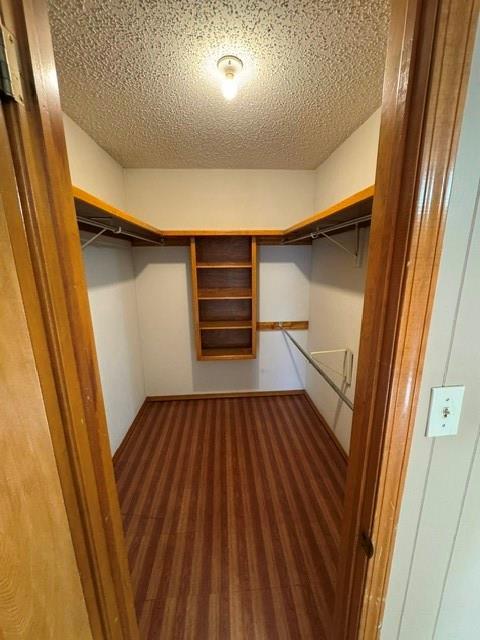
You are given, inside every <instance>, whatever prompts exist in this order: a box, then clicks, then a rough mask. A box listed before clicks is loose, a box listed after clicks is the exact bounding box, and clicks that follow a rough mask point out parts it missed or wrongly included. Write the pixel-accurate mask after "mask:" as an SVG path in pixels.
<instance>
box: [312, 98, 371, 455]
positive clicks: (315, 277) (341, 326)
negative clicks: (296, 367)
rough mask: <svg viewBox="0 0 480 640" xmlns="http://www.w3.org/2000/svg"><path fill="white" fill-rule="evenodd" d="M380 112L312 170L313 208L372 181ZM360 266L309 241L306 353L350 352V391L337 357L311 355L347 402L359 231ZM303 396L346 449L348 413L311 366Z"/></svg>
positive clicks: (364, 243)
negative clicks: (313, 404)
mask: <svg viewBox="0 0 480 640" xmlns="http://www.w3.org/2000/svg"><path fill="white" fill-rule="evenodd" d="M379 129H380V110H377V111H376V112H375V113H374V114H373V115H372V116H371V117H370V118H369V119H368V120H367V121H366V122H365V123H364V124H363V125H361V126H360V127H359V128H358V129H357V130H356V131H354V133H353V134H352V135H351V136H350V137H349V138H347V140H345V142H344V143H343V144H342V145H340V147H339V148H338V149H336V150H335V151H334V152H333V153H332V155H331V156H330V157H329V158H327V160H326V161H325V162H324V163H323V164H322V165H321V166H320V167H318V169H317V171H316V195H315V208H316V209H324V208H326V207H328V206H329V205H331V204H334V203H335V202H338V201H339V200H343V199H344V198H346V197H348V196H350V195H352V194H353V193H356V192H357V191H360V190H361V189H364V188H365V187H368V186H370V185H372V184H374V182H375V167H376V160H377V148H378V134H379ZM360 233H361V253H362V260H361V266H360V267H356V266H355V260H354V258H353V257H352V256H349V255H348V254H347V253H345V252H344V251H342V250H341V249H339V248H338V247H336V246H334V245H333V244H331V243H330V242H329V241H328V240H325V239H319V240H315V241H314V242H313V248H312V267H311V274H310V330H309V336H308V347H309V350H310V351H321V350H326V349H344V348H348V349H350V350H351V351H353V354H354V375H353V381H352V384H351V385H350V387H346V386H345V385H344V384H343V382H344V381H343V378H342V376H341V375H338V374H337V373H335V372H334V371H333V370H341V368H342V356H341V354H340V355H338V354H337V355H325V356H321V357H320V356H319V357H317V359H318V361H319V363H320V364H321V365H323V366H324V368H325V369H326V371H327V373H329V375H330V376H331V378H332V379H333V380H334V381H335V382H336V384H337V385H338V386H340V387H342V388H343V390H344V391H345V392H346V394H347V396H349V397H350V398H351V399H352V400H353V395H354V390H355V374H356V365H357V359H358V343H359V339H360V326H361V321H362V312H363V296H364V288H365V275H366V263H367V252H368V230H366V229H364V230H361V232H360ZM335 240H337V241H340V242H342V243H344V244H345V245H346V246H348V247H350V248H351V249H352V250H353V248H354V246H355V237H354V232H353V231H347V232H345V233H342V234H337V235H336V236H335ZM306 388H307V392H308V393H309V395H310V397H311V398H312V399H313V401H314V402H315V404H316V406H317V407H318V410H319V411H320V412H321V413H322V415H323V416H324V418H325V420H326V421H327V423H328V424H329V425H330V427H331V428H332V429H333V431H334V432H335V434H336V435H337V437H338V439H339V440H340V442H341V444H342V446H343V447H344V449H345V450H346V451H348V449H349V445H350V432H351V422H352V412H351V411H350V409H349V408H348V407H347V406H346V405H345V404H344V403H343V402H342V401H341V400H340V399H339V398H338V396H337V395H336V393H335V392H334V391H333V390H332V389H331V388H330V387H329V386H328V384H327V383H326V382H325V381H324V380H323V379H322V378H321V377H320V375H319V374H318V373H317V372H316V371H315V370H314V369H313V368H311V367H309V368H308V370H307V385H306Z"/></svg>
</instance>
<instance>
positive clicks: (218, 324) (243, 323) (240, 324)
mask: <svg viewBox="0 0 480 640" xmlns="http://www.w3.org/2000/svg"><path fill="white" fill-rule="evenodd" d="M251 326H252V321H251V320H204V321H203V322H202V321H201V322H200V329H201V330H202V331H208V330H210V331H212V330H213V329H250V327H251Z"/></svg>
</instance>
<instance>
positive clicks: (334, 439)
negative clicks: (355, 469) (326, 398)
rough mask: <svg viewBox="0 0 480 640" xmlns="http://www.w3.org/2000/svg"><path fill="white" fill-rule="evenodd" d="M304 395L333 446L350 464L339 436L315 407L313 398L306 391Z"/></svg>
mask: <svg viewBox="0 0 480 640" xmlns="http://www.w3.org/2000/svg"><path fill="white" fill-rule="evenodd" d="M303 395H304V396H305V398H306V399H307V400H308V402H309V404H310V406H311V407H312V409H313V411H314V412H315V413H316V415H317V417H318V419H319V420H320V421H321V422H322V424H323V425H324V427H325V431H326V432H327V434H328V436H329V438H330V439H331V441H332V442H333V444H334V445H335V448H336V449H338V452H339V453H340V454H341V456H342V457H343V459H344V460H345V462H346V463H348V453H347V452H346V451H345V449H344V448H343V447H342V445H341V444H340V440H339V439H338V438H337V436H336V435H335V433H334V432H333V429H332V428H331V427H330V425H329V424H328V422H327V421H326V420H325V418H324V417H323V416H322V414H321V413H320V411H319V410H318V409H317V406H316V405H315V403H314V401H313V400H312V398H311V397H310V396H309V395H308V393H307V392H306V391H304V392H303Z"/></svg>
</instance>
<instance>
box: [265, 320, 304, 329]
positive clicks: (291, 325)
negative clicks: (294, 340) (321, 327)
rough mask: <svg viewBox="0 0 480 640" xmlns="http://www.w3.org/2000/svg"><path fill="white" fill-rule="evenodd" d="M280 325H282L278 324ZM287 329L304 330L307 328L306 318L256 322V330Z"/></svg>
mask: <svg viewBox="0 0 480 640" xmlns="http://www.w3.org/2000/svg"><path fill="white" fill-rule="evenodd" d="M280 325H282V326H280ZM282 328H283V329H289V330H290V331H306V330H308V320H282V321H281V322H279V321H276V320H275V321H273V322H257V330H258V331H281V330H282Z"/></svg>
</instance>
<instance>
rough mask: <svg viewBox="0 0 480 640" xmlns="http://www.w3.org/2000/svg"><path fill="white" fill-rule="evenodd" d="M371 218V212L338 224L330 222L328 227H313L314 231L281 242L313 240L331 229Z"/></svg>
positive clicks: (351, 225) (356, 223)
mask: <svg viewBox="0 0 480 640" xmlns="http://www.w3.org/2000/svg"><path fill="white" fill-rule="evenodd" d="M371 219H372V214H371V213H369V214H368V215H367V216H361V217H360V218H355V220H347V221H346V222H339V223H338V224H332V225H330V226H329V227H325V228H324V229H315V231H310V233H306V234H305V235H303V236H298V238H291V239H290V240H284V241H283V243H282V244H292V243H293V242H299V241H300V240H306V239H307V238H311V239H312V240H315V239H316V238H318V237H321V236H324V235H326V234H328V233H331V232H332V231H339V230H340V229H348V228H349V227H355V226H358V225H359V224H361V223H362V222H368V221H369V220H371Z"/></svg>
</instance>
